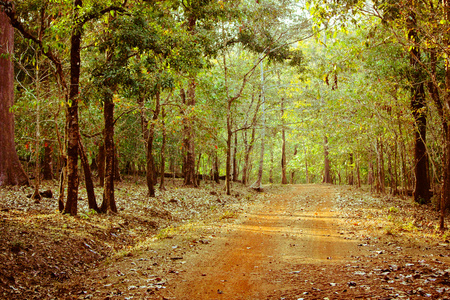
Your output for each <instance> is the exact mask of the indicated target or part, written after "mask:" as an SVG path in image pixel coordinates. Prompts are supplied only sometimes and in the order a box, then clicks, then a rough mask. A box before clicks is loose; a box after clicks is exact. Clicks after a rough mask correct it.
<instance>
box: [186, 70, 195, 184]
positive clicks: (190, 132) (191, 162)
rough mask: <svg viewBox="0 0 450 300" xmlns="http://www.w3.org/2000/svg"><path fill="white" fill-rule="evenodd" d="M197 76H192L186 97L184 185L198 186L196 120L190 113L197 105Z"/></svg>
mask: <svg viewBox="0 0 450 300" xmlns="http://www.w3.org/2000/svg"><path fill="white" fill-rule="evenodd" d="M195 86H196V83H195V78H191V79H190V82H189V87H188V91H187V95H186V96H187V97H186V111H185V114H186V115H185V127H184V129H185V130H184V134H185V139H184V140H185V145H184V146H185V153H186V159H185V165H184V172H185V176H184V185H186V186H194V187H197V180H196V179H195V141H194V122H193V119H192V117H191V116H189V114H190V113H191V112H192V111H193V110H194V105H195Z"/></svg>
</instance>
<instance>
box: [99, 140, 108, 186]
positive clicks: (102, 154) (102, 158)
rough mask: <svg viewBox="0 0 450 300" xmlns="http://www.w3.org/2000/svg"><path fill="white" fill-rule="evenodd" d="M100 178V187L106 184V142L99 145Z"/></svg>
mask: <svg viewBox="0 0 450 300" xmlns="http://www.w3.org/2000/svg"><path fill="white" fill-rule="evenodd" d="M97 160H98V178H99V184H100V187H104V186H105V164H106V154H105V144H104V143H103V142H102V144H100V146H98V156H97Z"/></svg>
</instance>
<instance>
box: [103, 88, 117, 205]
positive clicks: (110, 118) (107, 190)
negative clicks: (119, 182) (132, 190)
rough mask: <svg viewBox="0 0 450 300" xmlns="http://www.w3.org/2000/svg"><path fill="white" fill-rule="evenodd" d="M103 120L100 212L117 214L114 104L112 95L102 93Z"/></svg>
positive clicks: (107, 92)
mask: <svg viewBox="0 0 450 300" xmlns="http://www.w3.org/2000/svg"><path fill="white" fill-rule="evenodd" d="M103 102H104V104H103V118H104V120H105V132H104V143H105V158H106V159H105V187H104V191H103V202H102V206H101V211H102V212H104V213H106V212H108V211H111V212H114V213H117V206H116V201H115V199H114V162H115V159H114V102H113V93H112V92H111V91H107V90H106V91H104V97H103Z"/></svg>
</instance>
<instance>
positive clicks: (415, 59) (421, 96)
mask: <svg viewBox="0 0 450 300" xmlns="http://www.w3.org/2000/svg"><path fill="white" fill-rule="evenodd" d="M407 26H408V30H409V32H408V38H409V41H410V42H411V43H412V44H413V46H412V48H411V50H410V51H409V55H410V65H411V68H412V71H411V82H412V86H411V95H412V97H411V109H412V112H413V116H414V121H415V122H414V127H415V131H414V175H415V178H416V180H415V186H414V201H415V202H416V203H428V202H429V201H430V193H429V191H430V182H429V177H428V167H427V166H428V163H427V161H428V154H427V150H426V128H427V120H426V111H427V106H426V99H425V90H424V79H423V77H424V74H423V72H422V70H421V68H422V66H421V63H420V62H421V58H420V55H421V53H420V49H419V48H418V47H417V46H416V41H418V40H419V39H418V33H417V29H416V26H417V21H416V16H415V13H414V12H413V11H411V13H410V16H409V18H408V21H407Z"/></svg>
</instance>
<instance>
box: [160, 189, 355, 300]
mask: <svg viewBox="0 0 450 300" xmlns="http://www.w3.org/2000/svg"><path fill="white" fill-rule="evenodd" d="M334 193H335V188H334V187H332V186H324V185H298V186H295V188H293V190H292V191H291V192H290V193H288V194H283V195H277V196H276V197H274V198H272V199H271V200H269V201H267V202H265V203H255V205H253V206H252V207H251V211H249V212H247V213H245V214H244V215H243V216H241V217H242V220H238V221H237V222H235V223H233V224H229V225H228V226H227V227H226V230H222V232H221V233H220V234H217V235H216V237H215V238H214V239H213V241H212V242H211V243H209V244H208V245H207V246H206V247H203V248H202V249H201V250H198V251H191V252H189V253H187V254H186V255H185V256H184V258H183V259H184V261H185V264H183V271H182V272H179V273H178V274H179V275H178V276H177V280H176V281H170V284H168V286H167V289H166V290H165V291H164V292H163V295H164V297H165V298H168V299H266V298H267V297H269V296H270V295H271V294H273V293H275V294H280V293H282V292H283V290H291V289H293V288H294V286H290V284H289V282H286V281H284V280H282V278H280V276H279V275H280V274H285V275H287V274H299V273H300V271H299V270H297V269H296V268H295V266H296V265H299V264H315V265H321V266H327V265H330V264H345V263H347V262H348V261H349V260H350V258H351V255H353V254H357V253H358V252H359V251H360V247H358V246H357V244H356V241H354V240H353V241H352V240H349V239H345V238H344V237H343V236H342V235H340V234H339V232H338V224H337V223H338V222H339V220H338V219H337V214H336V211H335V210H334V209H333V207H334V203H333V199H334V198H335V195H334ZM302 273H303V272H302ZM304 275H305V274H302V277H304ZM310 276H312V277H311V278H310ZM304 280H309V281H311V282H313V281H314V280H315V278H314V274H309V275H308V276H307V277H304ZM299 296H300V295H299Z"/></svg>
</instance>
